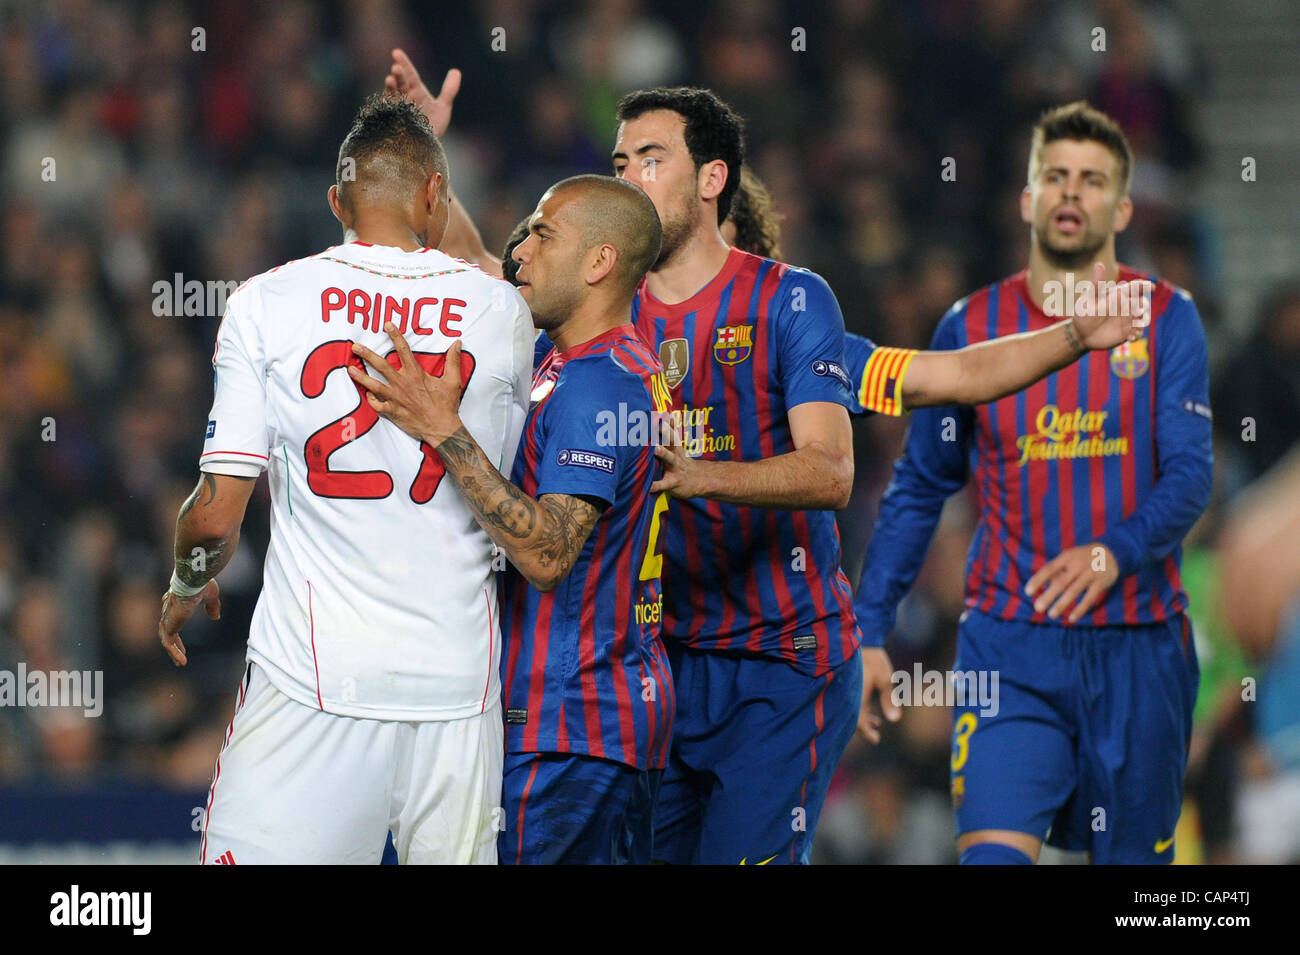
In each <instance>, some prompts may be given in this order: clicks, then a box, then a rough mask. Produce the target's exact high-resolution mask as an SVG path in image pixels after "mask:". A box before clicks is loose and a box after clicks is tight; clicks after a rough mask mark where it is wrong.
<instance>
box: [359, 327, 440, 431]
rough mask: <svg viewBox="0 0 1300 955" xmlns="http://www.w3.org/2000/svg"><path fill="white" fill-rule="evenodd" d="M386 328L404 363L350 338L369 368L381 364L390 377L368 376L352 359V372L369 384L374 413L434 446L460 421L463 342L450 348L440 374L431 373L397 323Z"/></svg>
mask: <svg viewBox="0 0 1300 955" xmlns="http://www.w3.org/2000/svg"><path fill="white" fill-rule="evenodd" d="M384 331H386V332H387V333H388V337H389V338H390V339H392V342H393V350H394V351H395V352H396V353H397V357H398V359H399V361H400V362H401V366H400V367H394V366H393V364H392V362H390V361H387V360H386V359H383V358H380V357H379V356H378V355H376V354H375V353H374V352H373V351H371V350H370V349H369V348H367V347H366V346H365V345H362V344H361V343H360V342H353V343H352V354H354V355H356V356H357V357H358V358H360V359H361V360H362V361H364V362H365V363H366V364H368V365H369V366H370V367H371V368H374V369H382V370H383V373H384V376H385V377H386V378H387V379H388V383H387V384H385V383H384V382H382V381H379V380H378V379H377V378H372V377H370V375H367V374H366V373H365V372H364V371H362V370H361V369H360V368H358V367H357V366H356V365H348V374H349V375H351V376H352V380H353V381H355V382H356V383H357V384H358V385H360V386H361V387H362V388H364V389H365V391H366V401H367V402H368V403H369V404H370V407H371V408H373V409H374V410H375V413H376V414H378V415H379V416H380V417H381V418H387V419H388V420H389V421H391V422H392V423H393V424H395V425H397V426H398V427H399V428H401V429H402V430H403V431H405V432H406V433H407V434H409V435H411V437H413V438H418V439H420V440H421V441H424V442H427V443H428V444H429V445H430V446H432V447H434V448H436V447H437V446H438V445H440V444H442V442H443V441H445V440H447V438H449V437H451V436H452V435H453V434H455V433H456V432H457V431H458V430H459V429H460V427H461V421H460V415H459V414H458V412H459V410H460V394H461V373H460V352H461V347H460V342H459V341H457V342H454V343H453V344H452V346H451V348H449V349H447V354H446V357H445V364H444V366H443V372H442V374H441V375H432V374H429V373H428V372H427V371H425V370H424V368H423V367H421V365H420V362H419V361H418V360H417V359H416V356H415V355H414V353H412V351H411V346H410V345H408V344H407V343H406V339H405V338H403V337H402V335H401V333H400V332H399V331H398V330H397V326H396V325H394V324H393V323H392V322H385V323H384ZM426 357H428V356H426Z"/></svg>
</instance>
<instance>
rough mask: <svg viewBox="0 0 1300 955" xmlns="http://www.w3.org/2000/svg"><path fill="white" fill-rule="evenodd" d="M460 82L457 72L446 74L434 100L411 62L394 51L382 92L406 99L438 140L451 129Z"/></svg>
mask: <svg viewBox="0 0 1300 955" xmlns="http://www.w3.org/2000/svg"><path fill="white" fill-rule="evenodd" d="M460 80H461V74H460V70H455V69H452V70H448V71H447V75H446V76H445V77H443V80H442V89H441V90H439V91H438V95H437V96H434V95H433V94H432V93H431V92H429V87H427V86H425V85H424V80H422V79H420V73H419V71H418V70H416V68H415V64H414V63H412V62H411V58H410V57H409V56H407V55H406V52H405V51H404V50H402V49H400V48H399V49H395V50H393V65H392V66H391V67H390V68H389V71H388V76H386V77H385V78H384V91H385V92H387V93H390V94H393V95H396V96H402V97H405V98H406V99H409V100H410V101H411V102H412V103H414V104H415V105H416V106H418V107H419V108H420V112H422V113H423V114H424V115H425V117H426V118H427V119H428V120H429V125H431V126H432V127H433V134H434V135H435V136H437V137H438V138H439V139H441V138H442V137H443V136H444V135H446V133H447V127H449V126H450V125H451V107H452V103H454V102H455V101H456V94H457V93H459V92H460Z"/></svg>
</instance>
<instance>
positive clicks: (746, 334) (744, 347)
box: [713, 325, 754, 365]
mask: <svg viewBox="0 0 1300 955" xmlns="http://www.w3.org/2000/svg"><path fill="white" fill-rule="evenodd" d="M753 350H754V326H753V325H723V326H722V327H721V328H719V329H718V340H717V341H716V342H714V343H713V357H714V358H716V359H717V360H718V361H720V362H722V363H723V364H724V365H738V364H740V363H741V362H742V361H744V360H745V359H746V358H748V357H749V353H750V352H752V351H753Z"/></svg>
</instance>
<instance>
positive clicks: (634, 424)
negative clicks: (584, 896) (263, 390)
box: [352, 176, 674, 864]
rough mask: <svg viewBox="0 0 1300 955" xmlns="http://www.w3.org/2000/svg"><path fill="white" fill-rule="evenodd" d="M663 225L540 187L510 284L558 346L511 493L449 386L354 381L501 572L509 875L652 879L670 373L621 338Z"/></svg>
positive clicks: (606, 182)
mask: <svg viewBox="0 0 1300 955" xmlns="http://www.w3.org/2000/svg"><path fill="white" fill-rule="evenodd" d="M660 239H661V230H660V225H659V217H658V215H657V214H656V213H655V209H654V205H653V203H652V202H651V201H650V199H649V197H648V196H647V195H646V194H645V193H644V192H643V191H642V190H640V189H639V188H637V187H636V186H634V185H632V184H630V183H626V182H621V181H619V180H616V179H612V178H607V177H604V176H576V177H574V178H571V179H565V180H563V181H562V182H559V183H557V184H556V185H554V186H552V187H551V188H550V189H549V190H548V191H547V192H546V194H545V195H543V196H542V199H541V201H540V202H539V203H538V205H537V209H536V210H535V211H534V212H533V214H532V216H531V217H530V219H529V223H528V235H527V237H526V238H525V239H524V240H523V241H522V242H521V243H519V245H518V246H516V248H515V249H514V252H513V258H514V261H515V262H516V263H517V264H518V266H519V268H518V272H517V274H516V276H515V278H516V281H517V282H518V283H519V290H520V292H521V293H522V295H523V298H524V300H525V301H526V302H527V303H528V305H529V307H530V308H531V309H532V313H533V320H534V322H535V323H536V326H537V327H538V328H539V329H541V330H542V331H544V332H545V333H546V335H547V336H548V337H549V339H550V341H551V342H552V344H553V346H554V347H553V348H552V350H551V351H550V352H549V353H548V354H547V355H546V357H545V358H544V359H543V360H542V362H541V364H540V365H539V367H538V368H537V371H536V372H535V373H534V376H533V387H532V406H531V408H530V410H529V412H528V419H527V422H526V424H525V427H524V437H523V441H522V442H521V443H520V446H519V453H518V455H517V456H516V458H515V466H514V472H513V474H512V476H511V480H510V481H506V480H505V479H504V478H503V477H502V476H501V475H500V474H499V473H498V472H497V469H496V468H495V467H494V466H493V461H492V458H491V456H490V455H489V454H488V453H485V449H484V446H483V442H484V441H485V439H486V438H487V437H488V436H486V435H484V434H483V433H481V432H479V431H478V430H477V429H476V428H475V427H474V426H473V425H472V424H471V423H470V422H468V421H465V420H462V418H461V416H460V415H459V414H458V406H459V404H460V393H461V388H462V380H461V377H460V374H459V372H458V370H457V369H458V368H459V367H462V366H461V365H459V364H458V363H457V362H456V361H455V360H453V359H454V356H455V355H456V354H457V351H458V349H457V348H456V346H453V347H452V351H451V352H450V353H449V355H448V362H447V365H446V368H447V370H446V371H445V372H443V373H442V374H441V376H438V375H431V374H428V373H426V371H425V370H424V369H422V368H419V367H417V366H416V365H415V364H414V363H412V362H410V361H407V360H406V354H405V349H406V345H405V342H404V341H403V339H402V338H401V337H400V336H398V335H396V334H394V332H393V330H392V329H390V330H389V334H390V335H391V336H392V338H393V344H394V346H395V347H396V349H397V351H398V353H399V354H401V355H402V358H403V361H402V369H401V371H399V372H397V373H395V374H394V373H391V372H389V370H388V368H387V366H385V365H383V363H382V359H380V358H379V356H378V355H376V354H374V353H373V352H371V351H370V350H369V349H367V348H365V347H362V346H360V345H358V346H355V347H354V350H355V352H356V354H357V355H359V356H360V357H362V358H363V359H365V361H366V362H368V363H369V364H370V366H371V367H372V368H382V369H383V371H384V373H385V375H386V377H387V379H388V382H387V384H385V383H382V382H380V381H378V380H377V379H375V378H373V377H371V376H369V375H365V374H363V373H361V372H360V371H357V370H355V369H354V370H353V371H352V376H353V378H354V379H355V380H356V381H357V382H358V383H359V384H360V385H361V386H362V387H364V388H366V389H367V390H368V391H369V392H370V396H369V399H368V400H369V404H370V407H371V408H373V409H374V411H375V412H376V413H378V414H379V415H380V416H381V417H384V418H387V419H388V420H390V421H392V422H393V423H394V424H396V425H397V426H398V427H399V428H401V429H402V430H404V431H406V432H407V433H408V434H410V435H411V436H413V437H415V438H418V439H420V440H421V441H422V442H423V443H424V444H425V445H427V446H428V447H431V448H433V449H435V450H436V451H437V452H438V455H439V456H440V457H441V458H442V461H443V462H444V463H445V465H446V468H447V475H448V477H449V478H450V479H451V480H452V481H453V482H454V483H455V485H456V487H457V488H459V489H460V491H461V493H462V494H464V496H465V499H466V500H468V501H469V503H470V506H471V507H472V508H473V511H474V516H475V517H476V518H477V519H478V523H479V524H480V525H481V526H482V528H483V529H484V530H485V531H487V532H488V533H489V534H490V535H491V536H492V539H493V540H494V541H496V543H497V544H498V545H499V546H500V547H502V548H503V549H504V550H505V552H506V556H507V557H508V558H509V559H510V562H511V564H512V565H513V566H512V567H511V568H510V569H509V570H508V571H507V574H506V577H505V589H504V597H503V602H502V634H503V639H504V648H503V660H502V681H503V685H504V695H505V701H506V707H507V709H506V761H505V785H504V797H503V805H504V807H505V829H504V830H503V831H502V832H501V835H500V837H499V841H498V848H499V851H500V856H501V861H502V862H503V863H548V864H555V863H605V864H610V863H628V862H635V863H645V862H649V861H650V858H651V855H650V853H651V845H650V835H651V827H650V824H651V817H652V810H653V806H654V801H655V798H656V795H657V793H658V788H659V779H660V776H661V775H662V771H663V767H664V762H665V758H666V756H667V746H668V739H669V732H670V730H671V724H672V716H673V705H674V696H673V687H672V676H671V672H670V669H669V665H668V658H667V654H666V652H665V650H664V647H663V644H662V643H661V642H660V639H659V630H660V616H661V613H662V606H663V605H662V599H661V596H660V587H659V574H660V569H661V567H662V565H663V548H662V543H661V537H660V534H659V529H660V520H661V518H662V516H663V513H664V510H665V509H666V507H667V499H666V497H665V496H664V495H662V494H659V495H653V494H651V493H650V486H651V484H652V483H653V481H654V480H655V477H656V473H657V471H658V468H657V465H656V463H655V456H654V449H653V437H652V435H655V434H657V426H658V416H659V415H660V414H662V413H664V412H666V411H667V410H668V408H669V404H670V398H669V394H668V389H667V386H666V385H665V383H664V380H663V370H662V367H661V366H660V364H659V360H658V358H657V356H656V355H655V354H654V352H653V351H651V350H650V348H649V347H648V346H647V345H646V344H645V342H644V341H643V340H642V339H641V337H640V336H639V335H638V334H637V331H636V329H635V328H634V327H633V326H632V324H631V312H632V297H633V295H634V294H635V292H636V288H637V285H638V284H639V283H640V281H641V279H642V277H643V276H644V275H645V273H646V271H647V270H648V269H649V268H650V266H652V265H653V264H654V262H655V260H656V259H657V257H658V255H659V246H660Z"/></svg>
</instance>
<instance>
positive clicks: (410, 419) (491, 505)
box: [348, 322, 601, 593]
mask: <svg viewBox="0 0 1300 955" xmlns="http://www.w3.org/2000/svg"><path fill="white" fill-rule="evenodd" d="M384 329H385V331H387V332H388V337H389V338H391V339H392V341H393V345H394V347H395V348H396V350H397V353H398V356H399V357H400V358H401V361H402V366H401V368H400V369H397V370H393V368H392V366H391V365H389V364H388V362H387V361H386V360H385V359H383V358H380V357H379V356H378V355H377V354H375V353H374V352H372V351H371V350H370V349H369V348H366V347H365V346H364V345H360V344H354V345H353V346H352V351H353V352H354V353H355V354H356V355H357V356H359V357H360V358H361V359H362V360H364V361H365V362H367V363H368V364H369V365H370V366H371V367H372V368H382V369H383V370H384V374H385V376H386V377H387V378H388V383H387V384H384V383H383V382H381V381H379V380H378V379H375V378H372V377H370V376H369V375H367V374H366V373H365V372H363V371H361V370H359V369H358V368H356V367H355V366H349V367H348V374H350V375H351V376H352V379H353V380H354V381H355V382H356V383H357V384H358V385H360V386H361V387H363V388H365V389H366V400H367V401H368V402H370V407H372V408H374V409H375V412H376V413H377V414H379V415H380V417H383V418H387V419H388V420H389V421H391V422H393V424H395V425H397V426H398V427H399V428H401V429H402V430H403V431H405V432H406V433H407V434H409V435H411V436H412V437H413V438H418V439H419V440H421V441H424V442H425V443H426V444H428V445H429V446H430V447H431V448H433V449H434V450H435V451H437V452H438V456H439V457H441V458H442V463H443V465H444V466H445V467H446V468H447V473H448V474H449V475H450V476H451V478H452V480H454V481H455V482H456V485H457V486H458V487H459V488H460V490H461V493H463V494H464V495H465V499H466V500H467V501H468V502H469V505H470V508H471V509H472V510H473V511H474V516H475V518H477V520H478V522H479V525H480V526H481V527H482V528H483V529H484V530H485V531H487V532H488V535H489V536H490V537H491V538H492V539H493V540H494V541H496V543H497V545H498V546H500V547H501V548H502V549H503V550H504V551H505V552H506V556H507V557H508V558H509V559H510V562H511V563H512V564H514V565H515V567H517V568H518V569H519V572H520V573H521V574H523V575H524V577H526V578H527V579H528V582H529V583H530V584H532V585H533V586H534V587H535V588H537V589H538V590H540V591H542V592H543V593H545V592H546V591H548V590H554V589H555V588H556V587H557V586H559V584H560V582H561V581H562V580H564V578H565V577H566V576H568V573H569V571H570V570H571V569H572V568H573V565H574V563H575V562H576V561H577V559H578V555H579V554H581V553H582V546H583V545H584V544H585V543H586V542H587V538H588V537H589V536H591V531H592V529H593V528H594V527H595V526H596V521H597V520H598V519H599V518H600V514H601V508H600V507H599V506H598V505H597V504H595V503H592V501H591V500H589V499H587V498H584V497H580V496H575V495H570V494H543V495H542V496H541V497H540V498H538V499H536V500H534V499H533V498H532V497H530V496H529V495H527V494H525V493H524V492H523V491H521V490H520V489H519V488H517V487H515V486H514V485H513V484H511V483H510V482H509V481H508V480H507V479H506V478H505V477H504V476H503V475H502V474H501V472H500V471H498V470H497V469H496V467H495V466H494V465H493V464H492V462H491V460H489V459H488V456H487V455H486V454H485V453H484V451H483V449H482V448H481V447H480V446H479V443H478V442H477V441H475V440H474V437H473V436H472V435H471V434H470V433H469V432H468V431H467V430H465V426H464V424H462V423H461V420H460V415H459V414H458V413H457V409H458V408H459V406H460V393H461V373H460V350H461V349H460V342H456V343H455V344H453V345H452V346H451V348H450V349H449V350H448V351H447V359H446V366H445V370H444V372H443V373H442V375H440V376H437V375H430V374H428V373H427V372H425V370H424V369H423V368H421V367H420V366H419V364H417V363H416V361H415V357H414V355H412V353H411V347H410V345H408V344H407V342H406V339H405V338H403V337H402V336H401V335H400V334H399V333H398V331H397V328H396V326H394V325H393V324H392V322H389V323H388V324H386V325H385V326H384Z"/></svg>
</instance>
